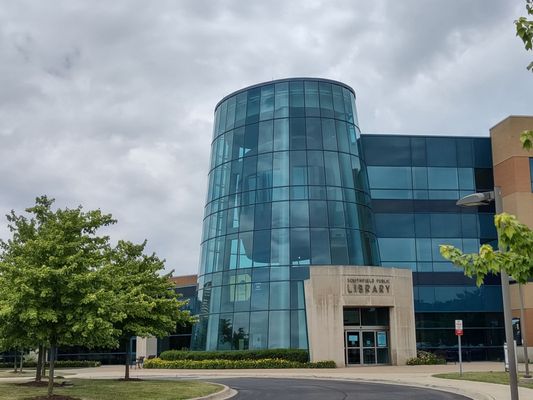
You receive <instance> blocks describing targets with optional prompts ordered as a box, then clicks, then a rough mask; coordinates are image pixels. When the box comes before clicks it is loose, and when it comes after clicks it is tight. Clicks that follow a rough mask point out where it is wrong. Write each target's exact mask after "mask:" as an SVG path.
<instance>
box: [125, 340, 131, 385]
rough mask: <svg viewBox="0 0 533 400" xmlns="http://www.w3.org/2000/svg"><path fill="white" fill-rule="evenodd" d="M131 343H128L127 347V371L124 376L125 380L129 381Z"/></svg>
mask: <svg viewBox="0 0 533 400" xmlns="http://www.w3.org/2000/svg"><path fill="white" fill-rule="evenodd" d="M130 345H131V343H130V342H129V341H128V344H127V345H126V371H125V374H124V380H125V381H128V380H129V379H130V363H131V348H130Z"/></svg>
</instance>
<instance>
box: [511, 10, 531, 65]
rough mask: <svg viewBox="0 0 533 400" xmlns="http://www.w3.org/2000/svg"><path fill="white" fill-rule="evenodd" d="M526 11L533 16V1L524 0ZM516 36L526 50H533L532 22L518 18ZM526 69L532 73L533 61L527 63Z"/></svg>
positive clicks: (524, 18)
mask: <svg viewBox="0 0 533 400" xmlns="http://www.w3.org/2000/svg"><path fill="white" fill-rule="evenodd" d="M526 10H527V13H528V15H530V16H533V0H526ZM514 23H515V26H516V36H518V37H519V38H520V39H521V40H522V42H524V47H525V48H526V50H529V51H531V50H532V48H533V20H528V19H527V18H526V17H520V18H518V19H517V20H516V21H515V22H514ZM527 69H528V70H530V71H532V72H533V61H532V62H530V63H529V65H528V66H527Z"/></svg>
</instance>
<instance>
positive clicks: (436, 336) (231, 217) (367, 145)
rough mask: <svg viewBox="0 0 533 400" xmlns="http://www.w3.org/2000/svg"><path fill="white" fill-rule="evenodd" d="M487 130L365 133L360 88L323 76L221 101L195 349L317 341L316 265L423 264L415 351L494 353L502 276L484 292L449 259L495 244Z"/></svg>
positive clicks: (417, 284) (416, 279)
mask: <svg viewBox="0 0 533 400" xmlns="http://www.w3.org/2000/svg"><path fill="white" fill-rule="evenodd" d="M493 185H494V184H493V172H492V158H491V144H490V139H489V138H467V137H429V136H408V135H362V136H361V135H360V131H359V126H358V121H357V113H356V108H355V95H354V92H353V90H352V89H351V88H349V87H348V86H346V85H344V84H342V83H339V82H334V81H329V80H322V79H307V78H301V79H287V80H280V81H274V82H269V83H264V84H259V85H255V86H251V87H249V88H246V89H243V90H240V91H237V92H235V93H233V94H231V95H229V96H227V97H225V98H224V99H223V100H222V101H221V102H220V103H219V104H218V105H217V107H216V109H215V123H214V132H213V141H212V148H211V165H210V172H209V184H208V194H207V200H206V206H205V214H204V222H203V223H204V225H203V234H202V251H201V259H200V266H199V278H198V293H197V304H198V315H199V322H198V324H196V326H195V329H194V333H193V340H192V348H193V349H197V350H227V349H262V348H307V347H308V343H307V326H306V325H307V324H306V312H305V301H304V291H303V282H304V280H305V279H307V278H308V276H309V266H310V265H382V266H390V267H399V268H407V269H411V270H412V271H413V283H414V300H415V305H414V306H415V319H416V335H417V346H418V347H419V348H420V349H426V350H431V351H442V352H446V351H452V350H453V349H454V347H455V346H456V337H455V335H454V329H453V328H454V320H455V319H462V320H463V321H464V326H465V335H464V337H463V346H464V347H465V349H466V351H467V354H466V356H467V358H468V357H470V358H471V359H494V358H498V357H500V355H501V345H502V343H503V340H504V331H503V315H502V301H501V290H500V285H499V278H498V277H492V278H490V279H487V281H486V283H485V285H483V286H482V287H480V288H478V287H477V286H476V285H475V282H474V281H473V280H472V279H470V278H467V277H465V276H464V275H463V272H462V270H460V269H458V268H456V267H454V266H453V265H452V264H450V263H448V262H446V260H444V259H443V258H442V257H441V256H440V253H439V248H438V246H439V245H440V244H452V245H454V246H456V247H459V248H462V249H463V250H464V251H465V252H474V251H477V250H478V248H479V246H480V244H483V243H491V244H493V245H495V244H496V232H495V229H494V224H493V216H494V209H493V206H485V207H479V208H474V209H472V208H459V207H457V206H456V205H455V202H456V201H457V199H459V198H460V197H462V196H465V195H467V194H470V193H474V192H476V191H488V190H492V188H493Z"/></svg>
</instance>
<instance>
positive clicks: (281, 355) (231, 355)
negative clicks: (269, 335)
mask: <svg viewBox="0 0 533 400" xmlns="http://www.w3.org/2000/svg"><path fill="white" fill-rule="evenodd" d="M159 358H161V360H165V361H177V360H195V361H201V360H234V361H237V360H265V359H278V360H286V361H295V362H299V363H306V362H308V361H309V353H308V351H307V350H299V349H268V350H231V351H180V350H168V351H164V352H162V353H161V355H160V356H159Z"/></svg>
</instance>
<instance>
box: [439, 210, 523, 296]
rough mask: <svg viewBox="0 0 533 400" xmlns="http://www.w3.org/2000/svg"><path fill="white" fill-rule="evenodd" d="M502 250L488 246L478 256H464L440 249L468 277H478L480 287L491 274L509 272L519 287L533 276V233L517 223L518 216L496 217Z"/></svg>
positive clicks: (447, 248)
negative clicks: (519, 284) (502, 271)
mask: <svg viewBox="0 0 533 400" xmlns="http://www.w3.org/2000/svg"><path fill="white" fill-rule="evenodd" d="M494 224H495V225H496V230H497V232H498V243H499V246H500V250H502V251H496V250H494V249H493V248H492V246H491V245H489V244H484V245H482V246H481V247H480V249H479V253H477V254H476V253H473V254H465V253H463V252H462V251H461V250H459V249H457V248H455V247H453V246H449V245H441V246H440V253H441V254H442V256H443V257H444V258H446V259H447V260H449V261H451V262H453V263H454V264H455V265H457V266H459V267H462V268H463V269H464V271H465V275H467V276H469V277H475V278H476V283H477V285H478V286H480V285H481V284H482V283H483V280H484V279H485V277H486V276H487V275H488V274H497V273H499V272H500V271H501V270H502V269H503V270H505V271H507V273H508V274H509V276H512V277H513V278H514V279H515V280H516V281H517V282H519V283H526V282H527V281H528V279H529V278H530V277H532V276H533V231H531V229H529V228H528V227H527V226H526V225H524V224H521V223H520V222H518V220H517V219H516V217H515V216H513V215H510V214H506V213H502V214H497V215H496V216H495V217H494Z"/></svg>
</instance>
